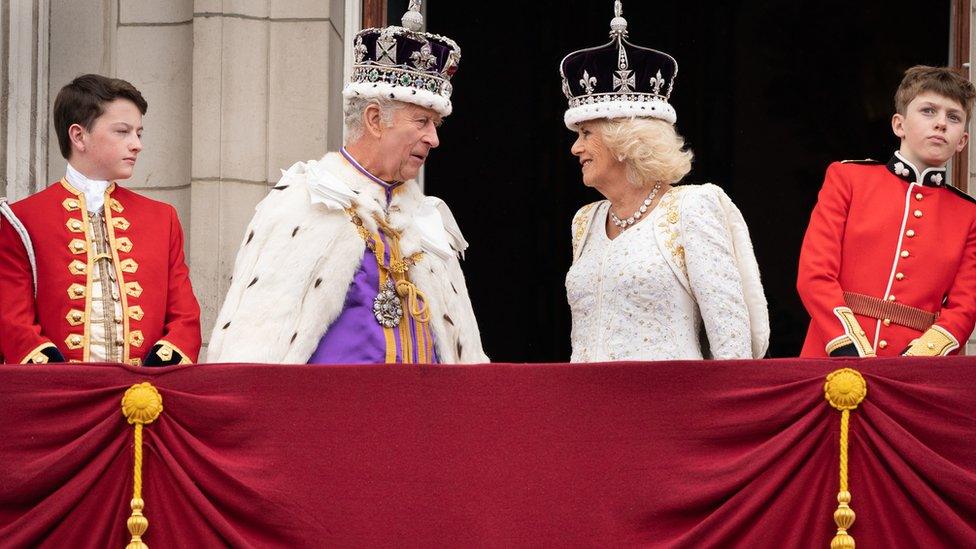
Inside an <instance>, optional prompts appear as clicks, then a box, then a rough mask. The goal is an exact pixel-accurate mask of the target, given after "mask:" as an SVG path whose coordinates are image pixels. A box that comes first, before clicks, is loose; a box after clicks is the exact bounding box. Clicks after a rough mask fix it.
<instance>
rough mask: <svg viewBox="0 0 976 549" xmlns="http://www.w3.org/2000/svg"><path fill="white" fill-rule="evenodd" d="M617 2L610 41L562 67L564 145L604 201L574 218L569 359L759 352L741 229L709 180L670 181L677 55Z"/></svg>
mask: <svg viewBox="0 0 976 549" xmlns="http://www.w3.org/2000/svg"><path fill="white" fill-rule="evenodd" d="M620 4H621V3H620V2H619V1H618V2H615V8H616V17H615V18H614V19H613V21H612V22H611V29H612V31H611V37H612V40H611V41H610V43H609V44H606V45H604V46H600V47H596V48H589V49H586V50H581V51H578V52H573V53H571V54H569V55H567V56H566V57H565V58H564V59H563V61H562V64H561V67H560V69H561V74H562V80H563V92H564V93H565V94H566V96H567V98H568V99H569V109H568V110H567V111H566V114H565V122H566V126H567V127H568V128H569V129H570V130H573V131H576V132H577V133H578V138H577V139H576V142H575V143H574V144H573V147H572V153H573V154H574V155H575V156H577V157H578V158H579V161H580V166H581V169H582V172H583V183H584V184H585V185H587V186H589V187H593V188H595V189H596V190H598V191H599V192H600V193H601V194H602V195H603V196H604V197H605V198H606V200H601V201H599V202H595V203H593V204H589V205H587V206H584V207H583V208H581V209H580V210H579V211H578V212H577V213H576V215H575V216H574V218H573V224H572V230H573V265H572V266H571V267H570V269H569V273H568V274H567V276H566V289H567V295H568V298H569V305H570V308H571V309H572V315H573V331H572V345H573V354H572V361H573V362H600V361H608V360H678V359H700V358H707V357H711V358H719V359H735V358H760V357H762V356H763V355H764V354H765V352H766V348H767V346H768V340H769V317H768V312H767V310H766V299H765V296H764V294H763V290H762V284H761V283H760V280H759V269H758V267H757V265H756V260H755V256H754V255H753V251H752V244H751V242H750V241H749V233H748V228H747V227H746V224H745V221H744V220H743V218H742V215H741V213H739V210H738V209H737V208H736V207H735V205H734V204H733V203H732V201H731V200H730V199H729V197H728V196H727V195H726V194H725V193H724V192H723V191H722V189H720V188H719V187H717V186H715V185H711V184H705V185H681V186H678V185H677V183H679V182H680V181H681V180H682V178H684V176H685V175H687V174H688V172H689V171H691V161H692V156H693V155H692V152H691V151H690V150H688V149H687V148H685V144H684V139H683V138H682V137H681V136H680V135H679V134H678V133H677V132H676V131H675V128H674V122H675V120H676V113H675V110H674V108H673V107H672V106H671V105H670V103H669V102H668V100H669V98H670V96H671V92H672V90H673V87H674V78H675V75H676V74H677V72H678V66H677V62H676V61H675V60H674V58H673V57H671V56H670V55H667V54H665V53H662V52H659V51H656V50H651V49H647V48H642V47H639V46H635V45H633V44H631V43H630V42H628V41H627V40H626V39H625V38H626V36H627V22H626V20H625V19H624V18H623V17H621V5H620Z"/></svg>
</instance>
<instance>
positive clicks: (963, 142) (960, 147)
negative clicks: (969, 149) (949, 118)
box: [956, 132, 969, 152]
mask: <svg viewBox="0 0 976 549" xmlns="http://www.w3.org/2000/svg"><path fill="white" fill-rule="evenodd" d="M966 143H969V132H963V134H962V139H960V140H959V144H958V145H956V152H962V150H963V149H965V148H966Z"/></svg>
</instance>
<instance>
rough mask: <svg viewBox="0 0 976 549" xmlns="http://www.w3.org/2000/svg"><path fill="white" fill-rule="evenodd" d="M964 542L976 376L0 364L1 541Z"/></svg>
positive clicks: (974, 532) (784, 365) (647, 367)
mask: <svg viewBox="0 0 976 549" xmlns="http://www.w3.org/2000/svg"><path fill="white" fill-rule="evenodd" d="M845 366H846V367H854V368H857V369H858V370H859V371H861V373H862V374H863V375H864V377H865V379H866V380H867V384H868V395H867V399H866V400H865V401H864V402H863V403H862V404H861V406H860V407H859V408H858V409H857V410H856V411H854V412H853V414H852V419H851V435H850V491H851V493H852V494H853V500H852V502H851V507H852V508H853V509H854V511H855V512H856V513H857V520H856V522H855V523H854V526H853V527H852V528H851V530H850V533H851V534H852V535H853V536H854V538H855V539H856V541H857V547H858V549H870V548H900V547H906V548H908V547H912V548H915V547H976V443H974V440H976V360H974V359H972V358H965V357H963V358H947V359H873V360H864V361H850V360H848V361H844V360H834V361H827V360H766V361H730V362H671V363H643V364H639V363H616V364H590V365H566V364H537V365H508V364H493V365H485V366H402V367H386V366H366V367H361V366H348V367H347V366H334V367H324V366H322V367H311V366H280V365H239V364H223V365H199V366H190V367H174V368H166V369H158V370H157V369H145V368H142V369H139V368H123V367H120V366H106V365H50V366H2V367H0V546H2V547H27V546H38V545H40V546H52V547H55V546H57V547H99V548H103V547H118V548H122V547H124V546H125V544H126V543H127V542H128V539H129V536H128V532H127V530H126V527H125V521H126V518H127V517H128V516H129V499H130V498H131V497H132V475H133V472H132V460H133V457H132V452H133V448H132V444H133V442H132V440H133V435H132V431H133V429H132V426H130V425H128V424H127V423H126V422H125V419H124V418H123V416H122V414H121V399H122V395H123V393H124V392H125V390H126V389H127V388H128V387H129V386H130V385H132V384H135V383H139V382H142V381H150V382H151V383H152V384H153V385H155V386H156V387H157V388H158V389H159V391H160V393H161V394H162V397H163V406H164V411H163V413H162V415H161V416H160V418H159V419H158V420H157V421H156V422H155V423H153V424H151V425H149V426H147V427H146V429H145V463H144V466H143V477H144V479H145V480H144V489H143V497H144V499H145V501H146V509H145V514H146V516H147V517H148V519H149V530H148V532H147V533H146V535H145V537H144V539H145V541H146V542H147V543H148V544H149V546H150V547H156V548H161V547H217V546H234V547H281V546H294V547H326V546H329V547H331V546H361V547H372V546H391V545H396V546H426V547H431V546H434V547H440V546H486V547H510V546H526V545H531V546H569V547H578V546H601V547H606V546H629V545H640V546H648V547H695V548H700V547H721V548H727V547H777V548H778V547H804V548H806V547H821V548H826V547H829V543H830V540H831V538H832V537H833V534H834V532H835V526H834V524H833V520H832V513H833V511H834V509H835V508H836V507H837V501H836V494H837V490H838V446H839V443H838V438H839V435H838V433H839V425H840V413H839V412H837V411H836V410H834V409H833V408H831V407H830V406H829V405H828V404H827V403H826V402H825V400H824V396H823V384H824V378H825V376H826V374H828V373H830V372H831V371H833V370H835V369H837V368H841V367H845Z"/></svg>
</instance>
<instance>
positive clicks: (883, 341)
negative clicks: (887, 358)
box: [878, 339, 888, 349]
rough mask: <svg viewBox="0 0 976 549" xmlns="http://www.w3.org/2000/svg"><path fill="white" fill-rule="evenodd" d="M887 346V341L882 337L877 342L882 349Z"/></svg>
mask: <svg viewBox="0 0 976 549" xmlns="http://www.w3.org/2000/svg"><path fill="white" fill-rule="evenodd" d="M887 346H888V342H887V341H885V340H883V339H882V340H881V341H879V342H878V347H881V348H882V349H884V348H885V347H887Z"/></svg>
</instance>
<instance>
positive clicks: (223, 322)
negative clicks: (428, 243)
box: [207, 153, 488, 363]
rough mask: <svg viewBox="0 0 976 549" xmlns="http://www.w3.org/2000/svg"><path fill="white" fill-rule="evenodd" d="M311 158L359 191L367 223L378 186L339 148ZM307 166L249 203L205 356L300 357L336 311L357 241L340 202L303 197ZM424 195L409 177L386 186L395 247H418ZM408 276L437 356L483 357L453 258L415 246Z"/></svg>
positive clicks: (380, 200)
mask: <svg viewBox="0 0 976 549" xmlns="http://www.w3.org/2000/svg"><path fill="white" fill-rule="evenodd" d="M318 167H319V168H321V169H322V170H325V171H327V172H329V173H330V174H331V175H332V176H334V177H336V178H338V179H339V180H341V181H343V182H344V183H346V184H348V186H349V188H350V189H351V190H353V191H358V192H359V194H358V195H357V198H356V211H357V213H358V214H359V216H360V217H361V218H362V220H363V224H364V226H366V227H367V228H368V229H369V230H370V231H375V230H376V222H375V221H374V219H373V215H374V214H377V213H381V212H382V204H384V203H385V201H386V195H385V190H384V189H382V188H381V187H380V186H379V185H377V184H375V183H373V182H372V181H370V180H369V179H367V178H366V177H365V176H363V175H362V174H360V173H359V172H358V171H356V169H355V168H353V167H352V165H350V164H349V162H347V161H346V160H345V159H344V158H343V157H342V156H341V155H339V154H338V153H329V154H327V155H326V156H325V158H323V159H322V160H321V161H320V162H318ZM314 172H318V170H309V169H308V164H305V165H304V166H302V167H298V168H296V167H293V169H290V170H288V172H286V173H287V174H289V175H288V177H282V179H281V181H279V183H278V185H277V189H278V190H273V191H271V194H269V195H268V197H266V198H265V199H264V200H263V201H262V202H261V203H260V204H259V205H258V207H257V211H256V213H255V215H254V218H253V219H252V220H251V223H250V225H249V226H248V228H247V232H246V233H245V235H244V242H243V243H242V245H241V249H240V251H239V252H238V254H237V260H236V262H235V264H234V276H233V280H232V283H231V287H230V289H229V290H228V292H227V297H226V298H225V300H224V304H223V307H222V308H221V311H220V314H219V315H218V317H217V322H216V324H215V325H214V331H213V335H212V336H211V338H210V347H209V349H208V355H207V359H208V361H209V362H266V363H304V362H306V361H307V360H308V358H309V357H310V356H311V355H312V353H313V352H314V351H315V348H316V347H317V346H318V343H319V341H320V340H321V339H322V335H323V334H324V333H325V332H326V330H327V329H328V327H329V326H330V325H331V324H332V322H334V321H335V319H336V318H338V316H339V314H340V313H341V312H342V307H343V303H344V302H345V298H346V294H347V293H348V290H349V284H350V283H351V282H352V279H353V276H354V275H355V273H356V270H357V269H358V268H359V265H360V263H361V262H362V259H363V252H364V250H365V245H364V243H363V239H362V238H361V237H360V236H359V234H358V233H357V231H356V229H355V226H354V225H353V224H352V223H351V222H350V220H349V217H348V215H347V214H346V213H345V212H343V211H339V210H334V209H329V208H327V207H325V206H324V205H322V204H312V202H311V197H310V191H309V188H310V186H311V185H313V184H314V182H313V181H311V180H312V179H313V177H314V175H313V173H314ZM423 200H424V195H423V193H422V192H421V191H420V188H419V187H418V186H417V184H416V182H414V181H408V182H406V183H404V185H403V187H401V188H399V189H398V190H397V191H396V192H395V193H394V197H393V204H392V205H393V206H396V208H391V213H390V215H389V222H390V225H391V226H393V228H394V229H396V230H397V231H399V232H400V233H401V235H402V237H401V240H400V250H401V252H402V253H403V254H404V255H411V254H413V253H414V252H417V251H420V250H421V247H422V244H423V243H422V240H423V238H422V236H421V233H420V230H419V228H418V227H417V225H416V219H415V215H416V213H417V211H418V209H419V208H420V207H421V204H422V202H423ZM409 277H410V280H411V282H413V283H414V284H416V285H417V287H418V288H419V289H420V290H421V291H422V292H423V293H424V295H425V296H426V297H427V305H428V307H429V310H430V314H431V321H430V326H431V328H432V330H433V332H434V341H435V345H436V349H437V357H438V359H439V360H440V361H441V362H442V363H465V362H468V363H470V362H488V357H487V356H485V354H484V351H483V350H482V346H481V334H480V332H479V331H478V323H477V321H476V320H475V317H474V312H473V311H472V309H471V300H470V298H469V297H468V292H467V288H466V286H465V282H464V275H463V274H462V273H461V266H460V264H459V263H458V260H457V258H456V257H454V255H450V256H449V257H448V258H447V259H442V258H440V257H438V256H437V255H435V254H433V253H428V254H424V257H423V259H422V260H421V261H420V263H418V264H417V265H415V266H414V267H412V268H411V269H410V272H409Z"/></svg>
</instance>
